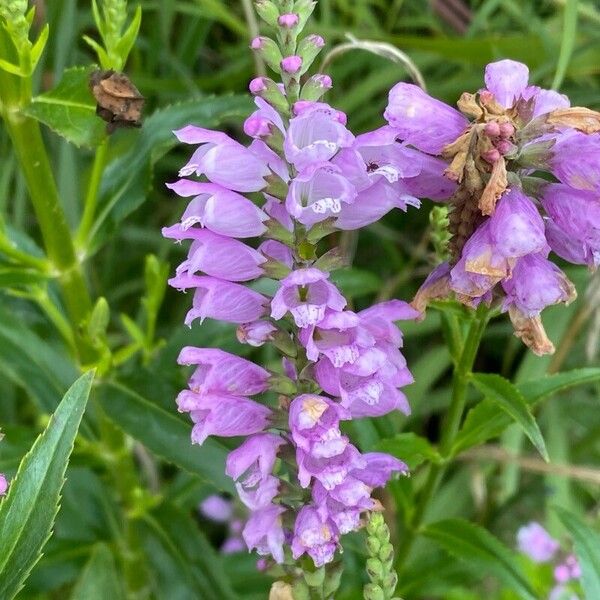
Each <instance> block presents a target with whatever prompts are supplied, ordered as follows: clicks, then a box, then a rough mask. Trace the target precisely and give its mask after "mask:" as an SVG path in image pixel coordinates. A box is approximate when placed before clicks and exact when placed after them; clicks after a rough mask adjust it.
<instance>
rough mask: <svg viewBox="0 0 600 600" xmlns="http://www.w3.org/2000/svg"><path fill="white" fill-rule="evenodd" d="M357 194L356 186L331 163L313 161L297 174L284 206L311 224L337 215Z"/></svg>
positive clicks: (302, 221)
mask: <svg viewBox="0 0 600 600" xmlns="http://www.w3.org/2000/svg"><path fill="white" fill-rule="evenodd" d="M355 197H356V189H355V188H354V186H353V185H352V184H351V183H350V182H349V181H348V180H347V179H346V178H345V177H344V176H343V175H342V174H341V173H340V170H339V169H338V168H336V167H335V166H333V165H331V164H329V163H320V164H314V165H312V167H311V168H307V169H306V170H305V171H303V172H302V173H301V174H300V175H298V177H296V178H295V179H294V180H293V181H292V183H291V185H290V189H289V193H288V196H287V200H286V203H285V206H286V208H287V210H288V212H289V213H290V215H292V217H294V218H295V219H296V220H297V221H299V222H300V223H302V224H303V225H306V226H307V227H311V226H312V225H314V224H315V223H319V222H320V221H324V220H325V219H327V218H329V217H335V216H337V215H338V214H339V213H340V211H341V210H342V206H343V205H344V204H351V203H352V202H353V201H354V198H355Z"/></svg>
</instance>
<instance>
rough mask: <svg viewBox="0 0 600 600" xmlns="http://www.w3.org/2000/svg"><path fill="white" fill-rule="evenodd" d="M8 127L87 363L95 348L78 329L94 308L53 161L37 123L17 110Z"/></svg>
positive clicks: (9, 115) (11, 114)
mask: <svg viewBox="0 0 600 600" xmlns="http://www.w3.org/2000/svg"><path fill="white" fill-rule="evenodd" d="M4 117H5V123H6V127H7V130H8V133H9V135H10V138H11V140H12V143H13V147H14V150H15V153H16V156H17V159H18V161H19V164H20V167H21V170H22V173H23V176H24V178H25V182H26V184H27V189H28V190H29V195H30V197H31V202H32V204H33V209H34V211H35V214H36V217H37V221H38V224H39V227H40V230H41V233H42V238H43V241H44V247H45V249H46V254H47V256H48V259H49V260H50V262H51V263H52V265H53V267H54V269H55V270H56V272H57V274H58V283H59V285H60V288H61V291H62V295H63V298H64V302H65V307H66V310H67V314H68V315H69V320H70V322H71V326H72V328H73V331H74V333H75V338H76V343H77V348H78V351H79V358H80V359H81V361H82V362H84V363H85V362H88V361H91V360H92V359H93V357H94V356H95V351H94V350H93V348H92V347H91V346H90V345H89V344H86V343H85V341H84V340H83V339H82V338H81V337H80V336H79V335H78V333H77V332H78V328H79V325H80V324H81V322H82V321H83V320H84V318H85V317H86V316H87V315H88V313H89V311H90V310H91V307H92V302H91V299H90V295H89V292H88V289H87V285H86V282H85V279H84V275H83V270H82V268H81V265H80V264H79V262H78V260H77V256H76V254H75V248H74V245H73V239H72V237H71V231H70V230H69V226H68V224H67V220H66V218H65V214H64V211H63V208H62V206H61V204H60V199H59V196H58V190H57V188H56V183H55V180H54V174H53V173H52V167H51V165H50V160H49V158H48V154H47V152H46V147H45V146H44V141H43V139H42V134H41V131H40V128H39V124H38V123H37V121H35V120H33V119H30V118H29V117H24V116H23V115H21V114H19V112H17V111H15V110H11V111H7V112H5V113H4Z"/></svg>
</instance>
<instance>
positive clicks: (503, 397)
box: [471, 373, 549, 461]
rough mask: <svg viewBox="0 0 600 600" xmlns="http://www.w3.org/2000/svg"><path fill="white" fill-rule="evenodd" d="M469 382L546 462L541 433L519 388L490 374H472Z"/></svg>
mask: <svg viewBox="0 0 600 600" xmlns="http://www.w3.org/2000/svg"><path fill="white" fill-rule="evenodd" d="M471 381H472V382H473V385H474V386H475V387H476V388H477V389H478V390H479V391H480V392H481V393H482V394H483V395H484V396H485V397H486V398H488V399H489V400H491V401H492V402H494V403H495V404H497V405H498V406H499V407H500V408H501V409H502V410H503V411H504V412H506V413H507V414H508V415H509V416H510V417H511V418H512V419H513V420H514V421H515V422H516V423H517V424H518V425H519V426H520V427H521V429H522V430H523V431H524V432H525V435H526V436H527V437H528V438H529V439H530V440H531V443H532V444H533V445H534V446H535V447H536V448H537V450H538V452H539V453H540V454H541V455H542V457H543V459H544V460H545V461H548V460H549V457H548V451H547V450H546V444H545V443H544V438H543V436H542V432H541V431H540V428H539V426H538V424H537V422H536V420H535V419H534V417H533V415H532V414H531V410H530V409H529V406H528V405H527V401H526V400H525V397H524V396H523V394H522V393H521V391H520V390H519V388H518V387H517V386H516V385H514V384H512V383H511V382H510V381H508V379H504V377H501V376H500V375H495V374H492V373H474V374H473V375H472V377H471Z"/></svg>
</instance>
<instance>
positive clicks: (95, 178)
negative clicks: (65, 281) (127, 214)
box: [75, 137, 108, 248]
mask: <svg viewBox="0 0 600 600" xmlns="http://www.w3.org/2000/svg"><path fill="white" fill-rule="evenodd" d="M107 154H108V137H106V138H104V140H103V141H102V143H101V144H100V145H99V146H98V148H97V150H96V155H95V156H94V164H93V166H92V173H91V175H90V181H89V184H88V188H87V194H86V195H85V203H84V206H83V216H82V217H81V223H80V224H79V229H78V230H77V236H76V238H75V245H76V247H77V248H84V247H85V245H86V243H87V237H88V235H89V233H90V230H91V229H92V225H93V224H94V216H95V214H96V207H97V205H98V193H99V191H100V183H101V181H102V172H103V171H104V166H105V164H106V157H107Z"/></svg>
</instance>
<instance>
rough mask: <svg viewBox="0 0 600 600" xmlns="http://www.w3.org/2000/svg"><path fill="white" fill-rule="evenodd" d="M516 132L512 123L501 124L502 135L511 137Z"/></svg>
mask: <svg viewBox="0 0 600 600" xmlns="http://www.w3.org/2000/svg"><path fill="white" fill-rule="evenodd" d="M514 134H515V128H514V126H513V125H511V124H510V123H501V124H500V137H503V138H505V139H506V138H509V137H512V136H513V135H514Z"/></svg>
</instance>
